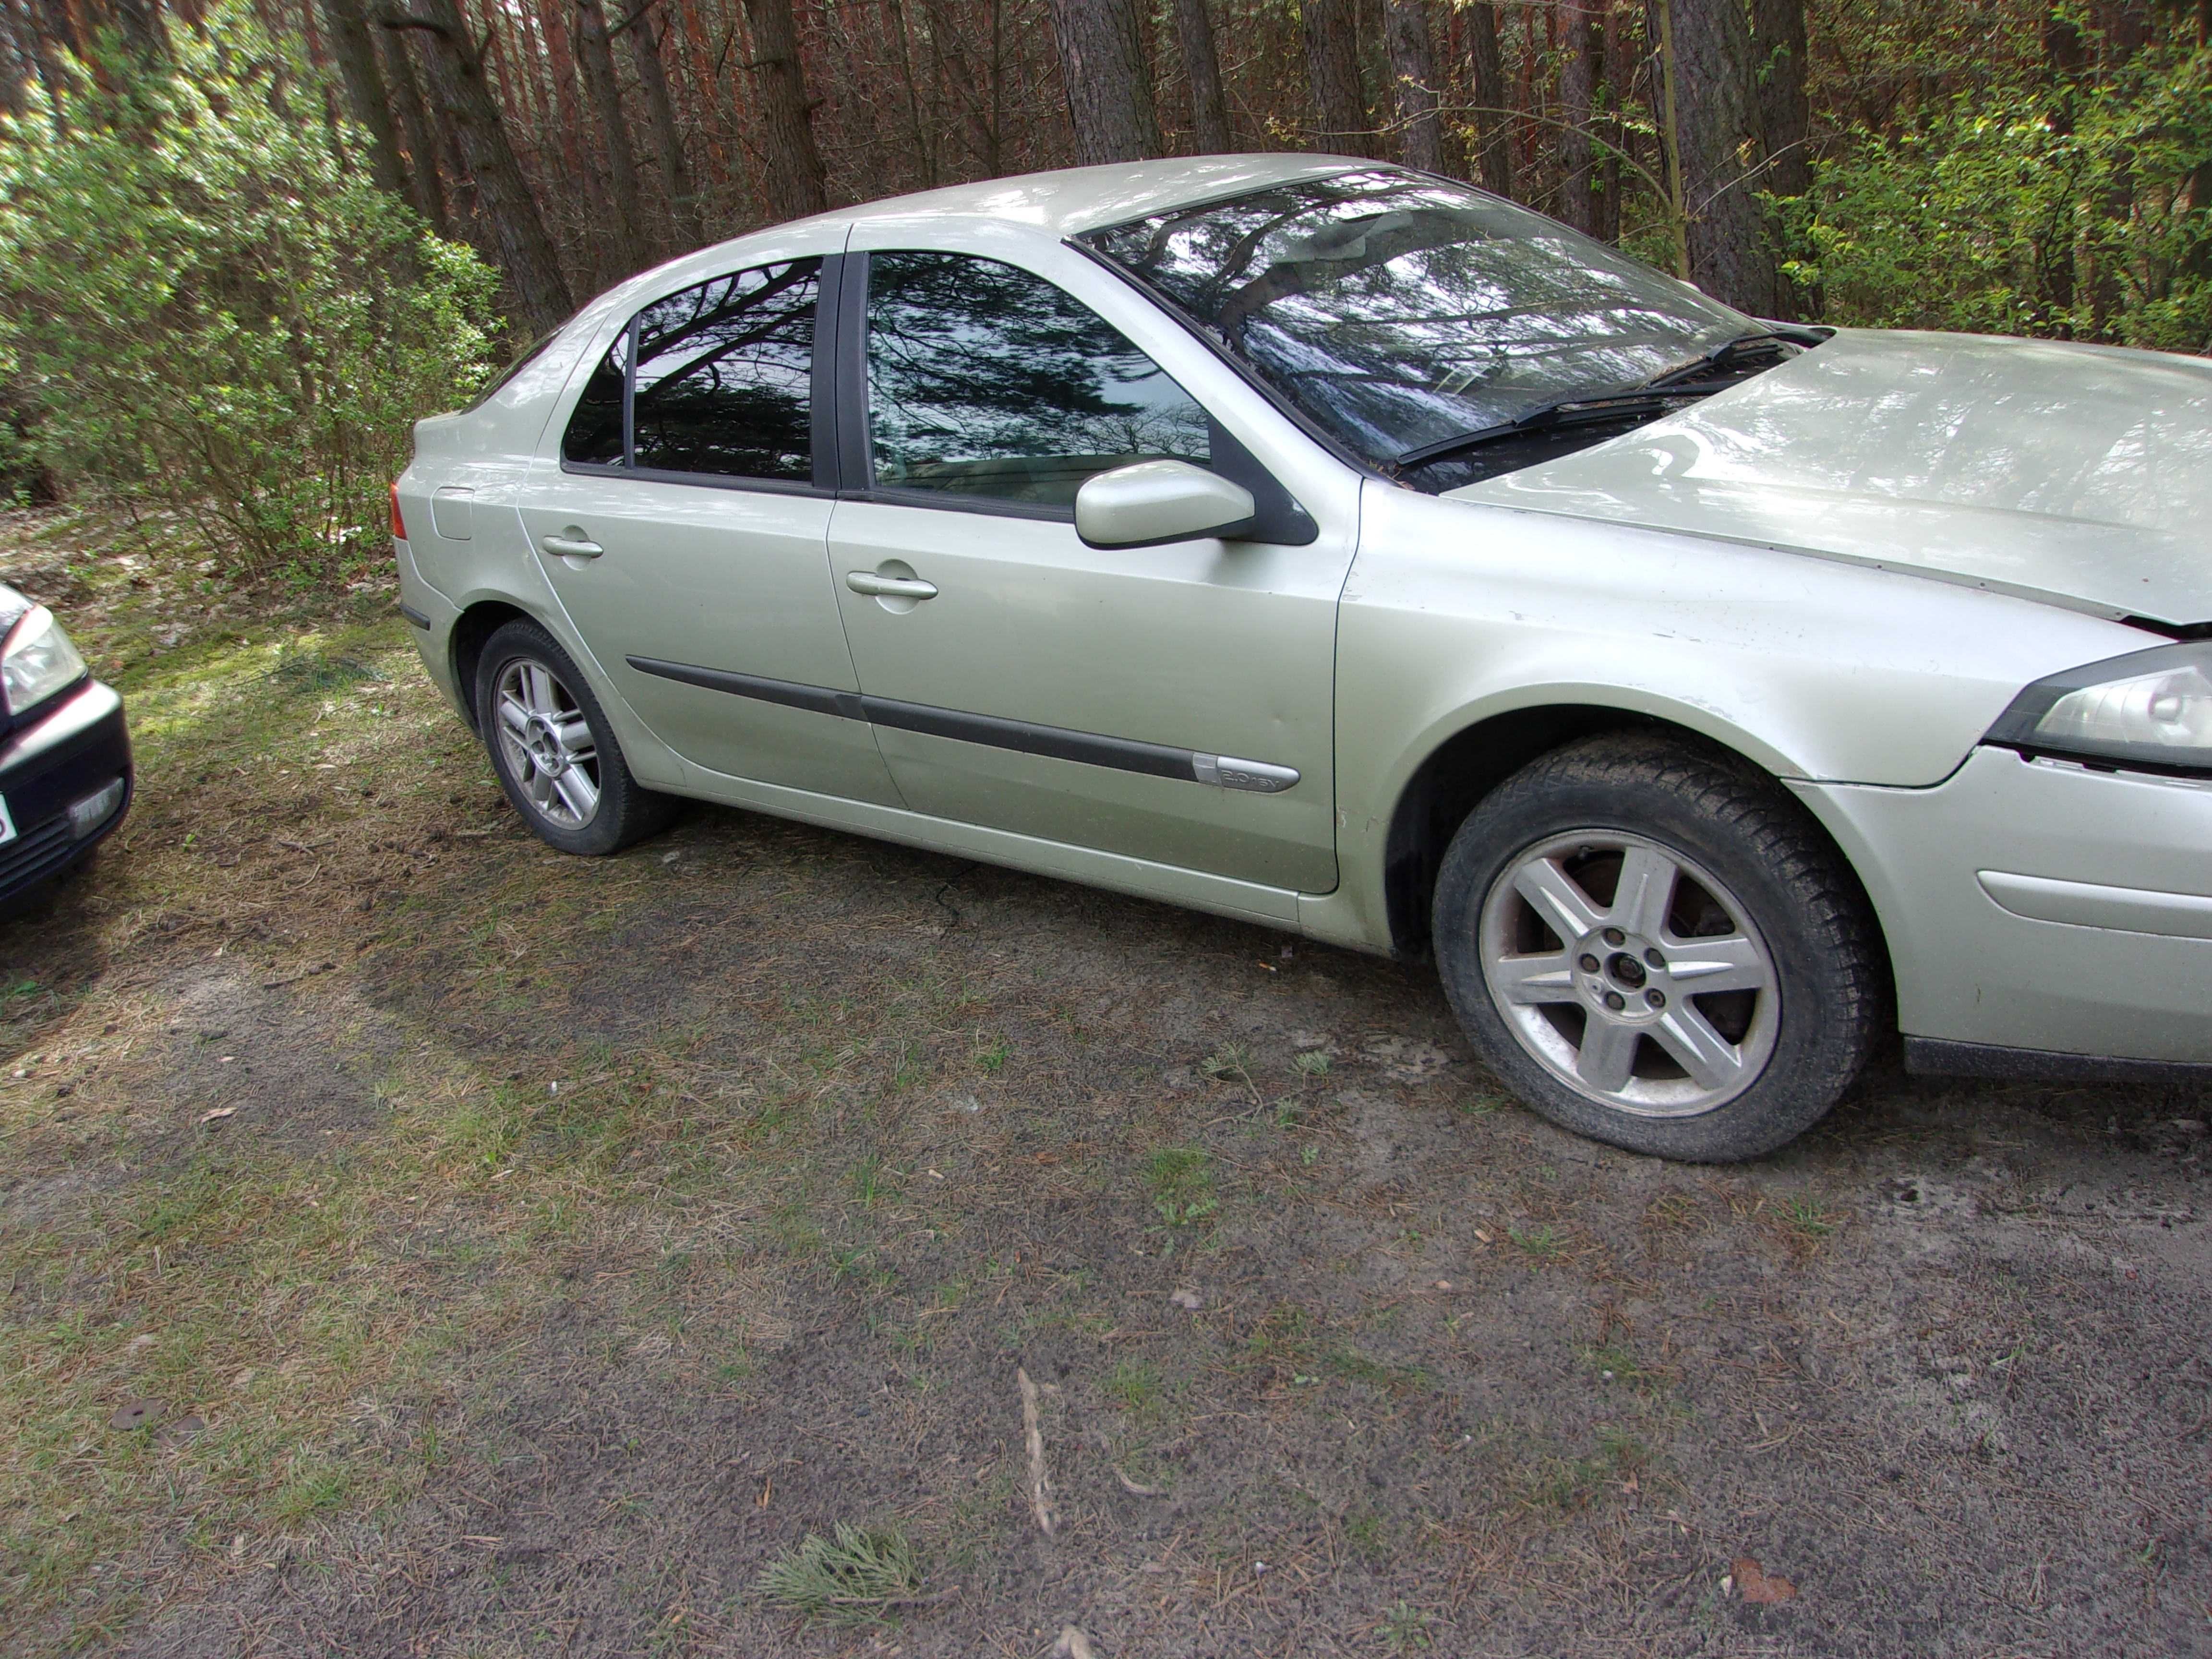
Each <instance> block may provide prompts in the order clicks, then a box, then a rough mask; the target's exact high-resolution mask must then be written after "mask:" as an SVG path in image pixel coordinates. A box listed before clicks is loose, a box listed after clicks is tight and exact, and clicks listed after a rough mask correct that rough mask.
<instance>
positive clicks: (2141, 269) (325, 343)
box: [0, 0, 2212, 583]
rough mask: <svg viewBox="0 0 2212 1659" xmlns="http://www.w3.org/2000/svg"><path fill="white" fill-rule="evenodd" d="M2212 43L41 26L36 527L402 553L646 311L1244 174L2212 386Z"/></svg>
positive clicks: (1278, 25) (23, 195) (2186, 31)
mask: <svg viewBox="0 0 2212 1659" xmlns="http://www.w3.org/2000/svg"><path fill="white" fill-rule="evenodd" d="M2209 36H2212V0H2190V3H2183V4H2179V5H2177V4H2172V3H2159V0H2063V3H2058V4H2055V5H2054V4H2051V3H2047V0H1911V3H1898V0H1515V3H1488V0H168V3H166V4H165V3H161V0H0V495H7V496H12V497H13V498H15V500H16V501H26V502H35V501H43V500H52V499H54V498H56V497H57V496H59V495H73V496H76V497H78V498H80V499H83V500H87V501H108V502H112V503H114V504H116V505H118V506H120V507H124V508H126V509H128V510H130V511H131V512H133V513H154V514H161V515H166V519H167V520H168V521H172V522H174V523H176V524H178V525H179V526H184V527H185V528H186V529H188V530H190V531H191V532H195V533H196V534H197V536H198V538H200V539H201V540H202V542H203V543H204V546H205V549H206V550H207V552H208V554H209V555H210V556H212V557H213V558H214V559H215V560H216V562H217V564H218V565H219V567H220V568H222V570H223V571H224V572H226V573H227V574H233V575H237V576H242V577H257V576H267V575H269V574H284V575H287V576H289V577H290V578H291V579H293V580H297V581H302V582H308V583H321V582H325V581H328V580H333V579H337V578H339V577H343V576H344V575H346V574H349V573H358V572H359V571H360V570H361V568H362V566H363V565H365V564H367V563H370V562H374V561H377V560H380V559H381V558H382V556H383V544H382V540H381V535H382V508H381V501H382V495H383V491H384V487H385V484H386V483H387V482H388V481H389V479H390V477H392V474H393V473H394V472H395V471H397V470H398V468H399V467H400V466H402V465H404V458H405V453H406V446H407V441H408V424H409V422H410V421H411V420H412V419H413V418H414V417H415V416H418V415H421V414H424V413H428V412H430V411H432V410H437V409H441V408H447V407H451V406H453V404H455V403H457V402H459V401H461V400H464V399H465V398H466V397H467V396H468V395H469V393H470V392H471V389H472V388H473V387H474V386H477V385H478V384H480V383H481V381H482V380H483V378H484V377H485V376H486V375H487V374H489V372H490V370H491V368H493V366H494V365H495V363H496V362H499V361H501V360H502V359H503V357H505V356H510V355H512V354H513V352H514V351H515V350H517V349H520V347H521V346H522V345H523V344H524V343H526V342H527V341H528V340H529V339H531V338H532V337H534V336H536V335H537V334H538V333H540V332H542V331H544V330H546V329H548V328H550V327H552V326H554V325H557V324H558V323H559V322H560V321H561V320H562V319H563V318H565V317H566V316H567V315H568V314H569V313H570V312H571V311H572V310H573V309H574V307H575V306H576V305H578V304H579V303H580V302H581V301H584V300H586V299H587V298H588V297H590V296H591V295H593V294H596V293H598V292H599V291H600V290H602V289H605V288H606V287H607V286H609V285H610V284H611V283H614V282H616V281H617V280H618V279H620V278H622V277H623V276H627V275H629V273H631V272H633V271H635V270H640V269H642V268H644V267H646V266H647V265H650V264H653V263H655V262H656V261H658V260H660V259H664V258H669V257H671V256H673V255H675V254H678V253H680V252H686V251H688V250H690V249H691V248H693V247H696V246H701V245H702V244H704V243H707V242H709V241H713V240H719V239H721V238H725V237H728V236H732V235H735V234H738V233H740V232H742V231H744V230H746V229H748V228H751V227H754V226H757V225H760V224H763V223H768V222H774V221H776V220H780V219H784V218H788V217H792V216H798V215H801V214H805V213H808V212H811V211H815V210H820V209H822V208H824V207H829V206H834V205H836V204H842V203H850V202H857V201H860V200H865V199H868V198H872V197H880V196H885V195H890V194H895V193H897V192H901V191H912V190H920V189H926V188H928V187H930V186H932V185H945V184H951V183H956V182H959V181H963V180H969V179H983V178H989V177H993V176H996V175H1000V174H1006V173H1026V172H1030V171H1034V170H1036V169H1040V168H1048V167H1063V166H1069V165H1074V164H1080V163H1089V162H1099V161H1123V160H1133V159H1137V158H1139V157H1144V156H1153V155H1186V154H1198V153H1207V152H1213V151H1221V150H1234V149H1306V150H1316V151H1329V152H1338V153H1345V154H1352V155H1369V156H1375V157H1380V158H1386V159H1389V160H1393V161H1404V162H1407V163H1408V164H1410V165H1413V166H1416V167H1425V168H1429V169H1432V170H1435V171H1437V172H1442V173H1450V174H1453V175H1455V176H1458V177H1461V178H1465V179H1472V180H1474V182H1476V183H1478V184H1480V185H1484V186H1486V187H1487V188H1489V189H1491V190H1492V191H1498V193H1500V194H1502V195H1505V196H1510V197H1513V198H1514V199H1516V200H1517V201H1521V202H1524V203H1527V204H1529V205H1531V206H1534V207H1535V208H1537V209H1540V210H1542V211H1544V212H1546V213H1548V214H1551V215H1553V216H1556V217H1557V218H1559V219H1561V220H1563V221H1565V222H1567V223H1568V224H1571V225H1573V226H1575V227H1577V228H1580V229H1583V230H1585V231H1587V232H1589V234H1593V235H1595V236H1597V237H1600V238H1601V239H1603V240H1607V241H1612V242H1617V243H1619V244H1620V245H1621V246H1625V247H1626V248H1628V249H1629V250H1631V251H1632V252H1635V253H1637V254H1638V255H1639V256H1641V257H1642V258H1645V259H1647V260H1649V261H1650V262H1651V263H1652V264H1656V265H1659V266H1661V267H1662V268H1664V269H1668V270H1673V271H1675V272H1677V273H1678V274H1680V275H1682V276H1686V277H1688V278H1690V279H1691V280H1692V281H1695V282H1697V283H1699V284H1700V285H1701V286H1703V287H1704V288H1705V289H1707V290H1708V291H1710V292H1711V293H1713V294H1715V295H1718V296H1719V297H1721V298H1723V299H1725V300H1728V301H1731V302H1733V303H1735V304H1736V305H1738V306H1740V307H1743V308H1744V309H1746V310H1747V311H1750V312H1752V313H1756V314H1759V315H1762V316H1767V317H1778V318H1790V319H1800V320H1812V321H1824V322H1830V323H1839V324H1864V325H1883V326H1908V327H1927V328H1946V329H1965V330H1972V331H2002V332H2010V333H2021V334H2034V335H2043V336H2050V337H2059V338H2066V339H2076V340H2086V341H2094V342H2101V343H2117V344H2126V345H2136V346H2146V347H2153V348H2159V349H2170V350H2180V351H2191V352H2203V351H2206V350H2207V349H2212V49H2209V48H2208V44H2207V43H2208V37H2209Z"/></svg>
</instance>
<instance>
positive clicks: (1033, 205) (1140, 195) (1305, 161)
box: [564, 155, 1384, 335]
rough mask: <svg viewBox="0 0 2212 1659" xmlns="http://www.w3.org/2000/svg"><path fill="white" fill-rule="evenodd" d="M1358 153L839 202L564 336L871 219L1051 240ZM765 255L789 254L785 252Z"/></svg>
mask: <svg viewBox="0 0 2212 1659" xmlns="http://www.w3.org/2000/svg"><path fill="white" fill-rule="evenodd" d="M1383 165H1384V164H1383V163H1382V162H1377V161H1364V160H1362V159H1361V158H1360V157H1358V156H1356V155H1194V156H1185V157H1182V158H1179V159H1176V160H1174V161H1116V162H1111V163H1109V164H1108V165H1106V166H1103V167H1064V168H1062V169H1060V171H1059V172H1056V173H1021V174H1018V175H1016V176H1014V177H1012V178H1006V179H983V180H981V181H980V182H978V183H975V184H972V185H947V186H945V188H943V189H939V190H925V191H916V192H915V193H914V194H912V195H909V196H889V197H884V199H883V200H881V201H878V202H865V203H862V204H860V205H859V206H857V207H847V208H837V209H836V210H832V211H830V212H828V213H817V214H815V215H812V216H810V217H808V218H805V219H794V220H790V221H787V222H784V223H781V224H775V225H763V226H762V227H761V228H758V229H757V230H749V231H746V232H744V234H741V235H738V236H732V237H729V238H726V239H725V240H721V241H719V242H714V243H712V244H709V245H708V246H704V247H700V248H695V249H693V250H692V251H691V252H689V253H684V254H679V255H678V256H677V257H676V258H673V259H670V260H668V261H667V262H665V264H659V265H656V266H653V268H652V269H650V270H641V271H639V272H638V273H637V274H636V275H635V276H629V277H627V278H625V279H624V280H623V281H622V282H619V283H616V284H615V285H614V286H613V287H611V288H610V289H607V290H605V292H604V293H602V294H600V295H599V296H598V297H597V298H595V299H594V300H592V301H591V302H590V303H588V304H586V306H585V307H583V308H582V309H581V310H580V311H579V312H577V313H576V314H575V315H574V317H572V318H570V319H569V320H568V324H567V325H566V327H565V329H564V332H571V331H573V332H574V333H575V334H577V335H588V334H591V333H592V332H594V331H596V330H598V329H599V328H600V327H602V326H603V325H604V324H605V319H606V318H607V316H608V315H609V314H610V313H616V312H620V313H623V314H625V315H627V314H628V313H629V310H630V309H631V308H632V307H635V306H636V305H637V304H638V303H639V301H641V299H642V298H643V297H644V296H645V295H649V294H653V293H661V292H668V291H671V285H682V284H684V283H692V282H696V281H698V280H700V279H702V278H704V277H709V276H714V275H715V274H717V273H718V272H720V271H723V270H729V269H731V268H732V265H731V261H732V260H733V259H735V260H739V261H743V260H745V259H750V258H759V257H762V256H763V252H764V251H765V250H769V249H775V248H786V249H787V248H790V247H792V246H794V244H796V245H798V246H806V245H807V244H809V243H811V244H812V245H813V251H816V252H823V251H826V246H825V245H826V244H829V243H832V242H834V243H835V244H836V246H842V245H843V237H844V234H845V233H847V232H848V231H850V230H851V229H853V228H854V227H856V226H860V225H866V224H871V223H883V224H894V223H911V222H914V221H915V220H918V219H931V220H938V221H959V220H967V221H969V222H981V223H984V224H1002V225H1016V226H1019V227H1021V228H1024V230H1029V231H1031V232H1035V233H1037V234H1042V235H1044V236H1045V237H1047V238H1048V239H1050V240H1055V241H1057V240H1063V239H1065V238H1066V237H1070V236H1076V235H1080V234H1082V233H1083V232H1085V231H1086V230H1097V229H1098V228H1101V227H1102V226H1105V225H1113V224H1119V223H1121V222H1123V221H1125V220H1129V219H1139V218H1143V217H1145V216H1147V215H1150V214H1154V213H1159V212H1163V211H1164V210H1167V209H1170V208H1176V207H1182V206H1187V205H1189V204H1194V203H1199V202H1206V201H1214V200H1218V199H1220V198H1223V197H1231V196H1237V195H1241V194H1242V193H1243V192H1244V191H1248V190H1264V189H1266V188H1267V186H1268V185H1280V184H1288V183H1291V182H1292V181H1294V180H1297V179H1326V178H1328V177H1329V176H1330V175H1332V174H1334V173H1346V172H1350V171H1352V170H1354V169H1356V168H1363V167H1380V166H1383ZM769 257H783V258H788V257H790V256H789V255H788V254H787V253H786V254H781V255H770V256H769Z"/></svg>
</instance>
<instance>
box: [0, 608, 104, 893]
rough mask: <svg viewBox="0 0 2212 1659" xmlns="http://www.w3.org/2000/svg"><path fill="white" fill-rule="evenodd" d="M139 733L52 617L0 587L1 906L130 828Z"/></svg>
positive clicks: (48, 612) (47, 611)
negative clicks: (126, 822) (126, 818)
mask: <svg viewBox="0 0 2212 1659" xmlns="http://www.w3.org/2000/svg"><path fill="white" fill-rule="evenodd" d="M130 804H131V734H130V732H129V731H128V730H126V729H125V726H124V723H123V699H122V698H121V697H119V696H117V695H116V694H115V692H114V690H112V688H110V687H108V686H106V685H102V684H100V682H99V681H98V680H96V679H94V678H93V677H92V671H91V670H89V669H88V668H87V667H86V666H85V663H84V659H83V658H82V657H81V656H79V655H78V654H77V649H76V647H75V646H74V645H72V644H70V637H69V635H67V634H65V633H64V632H63V631H62V625H61V623H58V622H57V621H56V620H55V619H54V614H53V612H52V611H49V610H47V609H46V606H44V605H35V604H33V603H32V601H31V600H29V599H26V598H25V597H24V596H23V595H22V594H21V593H18V592H16V591H15V589H14V588H12V587H9V586H6V585H5V584H0V903H4V902H7V901H9V900H12V899H15V898H16V897H17V896H20V895H21V894H22V893H24V892H25V891H27V890H28V889H30V888H32V887H33V886H35V885H36V884H39V883H40V882H42V881H44V880H46V878H48V877H50V876H54V875H58V874H59V873H60V872H62V871H64V870H66V869H67V868H69V866H71V865H72V864H75V863H76V861H77V860H80V859H82V858H83V857H84V856H85V854H88V853H89V852H91V851H92V849H93V848H94V847H96V846H97V845H99V843H100V841H101V840H102V838H104V837H105V836H107V835H108V833H109V832H110V831H112V829H114V828H115V826H116V825H117V824H118V823H122V822H123V815H124V813H125V811H126V810H127V809H128V808H129V806H130Z"/></svg>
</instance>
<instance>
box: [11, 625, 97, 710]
mask: <svg viewBox="0 0 2212 1659" xmlns="http://www.w3.org/2000/svg"><path fill="white" fill-rule="evenodd" d="M84 673H85V667H84V659H83V658H82V657H80V656H78V655H77V653H76V647H75V646H73V645H71V644H70V636H69V635H66V634H64V633H63V632H62V625H61V624H60V623H58V622H56V621H55V620H54V613H53V612H52V611H49V610H47V609H46V606H44V605H34V606H33V607H32V609H31V610H30V611H29V612H28V613H27V614H26V615H25V617H23V620H22V621H21V622H19V623H16V624H15V632H14V633H12V634H10V635H9V636H8V648H7V649H6V650H5V651H4V652H0V692H4V693H5V695H6V696H7V699H8V712H9V714H21V713H22V712H23V711H24V710H25V709H27V708H30V707H32V706H33V704H35V703H40V702H45V701H46V699H47V698H48V697H51V696H53V694H54V693H55V692H57V691H58V690H61V689H62V688H63V687H64V686H65V685H69V684H73V683H75V682H76V681H77V680H80V679H82V678H84Z"/></svg>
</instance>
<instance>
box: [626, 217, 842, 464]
mask: <svg viewBox="0 0 2212 1659" xmlns="http://www.w3.org/2000/svg"><path fill="white" fill-rule="evenodd" d="M821 269H822V262H821V261H820V260H818V259H800V260H796V261H793V263H791V264H780V265H769V266H765V267H763V268H762V269H760V270H744V271H739V272H738V273H737V274H736V275H734V276H718V277H716V278H715V279H714V281H712V282H708V283H701V284H699V285H698V286H697V287H696V288H689V289H684V291H683V292H682V293H681V294H673V295H670V296H669V297H668V298H667V299H665V300H663V301H659V303H657V304H655V305H652V306H649V307H647V308H646V309H645V310H644V311H642V312H641V313H638V319H637V381H636V390H635V393H634V394H633V398H632V413H631V421H632V424H633V427H634V428H635V430H634V435H633V438H632V446H631V447H632V455H633V459H634V462H635V465H638V466H640V467H644V468H648V469H651V470H653V471H662V472H704V473H713V474H716V475H719V476H722V477H742V478H790V479H797V480H800V481H805V480H807V479H810V478H811V477H813V448H812V430H811V421H810V418H809V406H810V405H809V399H810V395H811V376H812V374H813V367H814V302H815V299H816V297H817V294H818V292H819V290H820V274H821Z"/></svg>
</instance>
